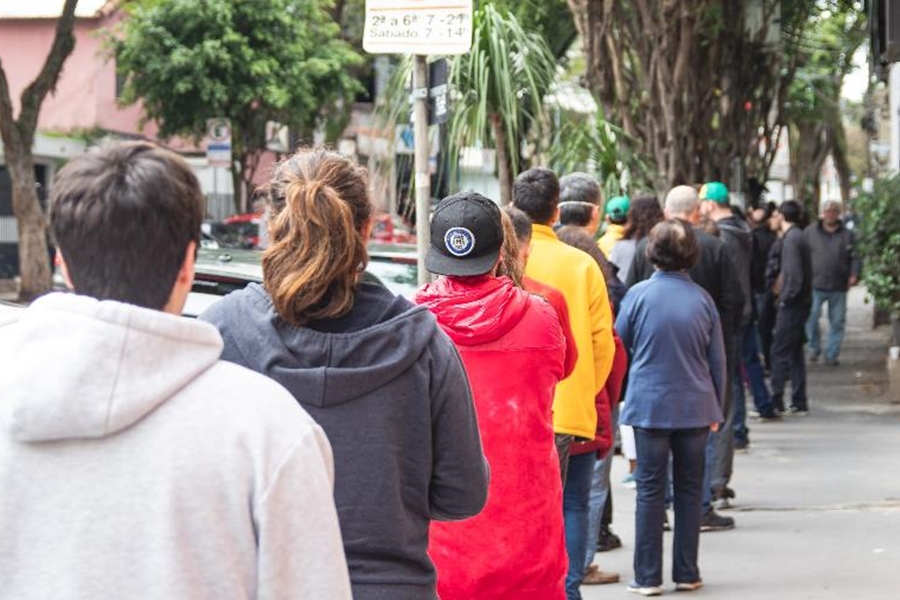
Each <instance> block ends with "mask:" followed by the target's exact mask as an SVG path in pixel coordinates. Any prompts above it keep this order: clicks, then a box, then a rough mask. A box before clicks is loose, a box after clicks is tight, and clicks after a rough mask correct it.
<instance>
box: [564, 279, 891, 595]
mask: <svg viewBox="0 0 900 600" xmlns="http://www.w3.org/2000/svg"><path fill="white" fill-rule="evenodd" d="M849 305H850V314H849V316H848V332H847V339H846V341H845V344H844V351H843V353H842V355H841V365H840V366H838V367H825V366H824V365H810V368H809V372H808V377H809V387H810V408H811V411H810V416H808V417H806V418H794V419H784V420H783V422H780V423H759V422H752V423H751V424H750V427H751V430H752V431H751V433H750V439H751V448H750V451H749V452H748V453H747V454H739V455H737V456H736V457H735V475H734V478H733V480H732V487H733V488H734V489H735V490H736V492H737V496H738V497H737V503H736V507H735V510H732V511H729V512H728V514H730V515H731V516H733V517H734V518H735V520H736V522H737V528H736V529H734V530H732V531H726V532H714V533H704V534H702V536H701V540H700V569H701V574H702V577H703V579H704V581H705V582H706V587H704V588H703V589H702V590H699V591H697V592H693V593H691V594H686V593H679V594H678V596H680V597H684V596H689V597H697V598H710V599H713V598H715V599H719V598H721V599H723V600H732V599H733V600H746V599H755V598H760V599H766V600H769V599H772V600H780V599H785V600H787V599H790V600H805V599H810V600H818V599H820V598H824V599H828V598H842V599H854V600H855V599H859V600H870V599H871V600H881V599H884V600H888V599H900V405H898V404H893V405H892V404H889V403H888V396H887V393H886V390H885V386H886V383H887V376H886V374H885V372H884V364H885V363H884V360H885V355H886V350H885V348H886V346H887V339H888V333H887V331H886V330H885V329H884V328H879V329H877V330H874V331H873V330H872V327H871V322H872V316H871V306H870V305H866V304H865V303H864V302H863V292H862V291H861V290H854V291H853V292H852V293H851V298H850V302H849ZM624 473H625V461H624V460H622V459H621V458H619V457H617V458H616V461H615V462H614V464H613V482H614V483H613V486H614V487H613V490H614V491H613V493H614V496H615V499H616V501H615V503H614V506H615V520H614V524H613V529H614V530H615V531H616V532H617V533H618V534H619V535H620V536H621V537H622V540H623V542H624V544H625V547H624V548H622V549H619V550H615V551H612V552H605V553H601V554H598V555H597V561H598V562H599V563H600V565H601V567H602V568H603V569H604V570H613V571H619V573H620V574H621V575H622V583H621V584H612V585H604V586H583V587H582V594H583V597H584V600H599V599H612V600H614V599H618V598H634V597H636V596H635V595H634V594H630V593H628V592H627V591H626V590H625V585H624V584H625V582H626V581H628V580H629V579H630V578H631V576H632V573H633V571H632V568H631V562H632V551H633V548H634V545H633V541H634V491H633V490H630V489H627V488H625V487H623V486H622V485H621V484H620V483H619V482H620V481H621V479H622V477H623V476H624ZM665 544H666V553H667V556H666V560H667V562H666V566H665V570H664V580H665V583H664V587H665V588H666V590H667V592H666V593H667V595H668V594H674V593H675V592H674V591H673V590H674V584H673V583H672V582H671V566H670V563H669V562H668V560H669V559H670V558H671V556H669V555H668V554H669V553H670V550H671V534H668V533H667V534H666V538H665Z"/></svg>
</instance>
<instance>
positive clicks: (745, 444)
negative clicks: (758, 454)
mask: <svg viewBox="0 0 900 600" xmlns="http://www.w3.org/2000/svg"><path fill="white" fill-rule="evenodd" d="M734 451H735V453H736V454H747V452H749V451H750V440H734Z"/></svg>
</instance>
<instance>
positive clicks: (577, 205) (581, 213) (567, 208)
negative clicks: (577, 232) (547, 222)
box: [559, 201, 597, 227]
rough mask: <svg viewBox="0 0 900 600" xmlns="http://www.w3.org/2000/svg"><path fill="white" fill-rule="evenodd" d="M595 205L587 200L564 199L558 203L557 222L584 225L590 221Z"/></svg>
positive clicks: (577, 225)
mask: <svg viewBox="0 0 900 600" xmlns="http://www.w3.org/2000/svg"><path fill="white" fill-rule="evenodd" d="M596 208H597V205H595V204H594V205H592V204H588V203H587V202H576V201H566V202H560V203H559V224H560V225H575V226H576V227H585V226H586V225H588V223H590V222H591V217H593V216H594V210H595V209H596Z"/></svg>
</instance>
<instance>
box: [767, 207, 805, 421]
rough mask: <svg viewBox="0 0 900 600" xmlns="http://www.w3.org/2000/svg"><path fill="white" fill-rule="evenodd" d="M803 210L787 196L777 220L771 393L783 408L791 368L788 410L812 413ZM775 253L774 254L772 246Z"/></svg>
mask: <svg viewBox="0 0 900 600" xmlns="http://www.w3.org/2000/svg"><path fill="white" fill-rule="evenodd" d="M802 214H803V210H802V208H801V207H800V204H799V203H797V202H795V201H793V200H788V201H786V202H784V203H782V205H781V206H780V207H779V208H778V212H777V213H776V214H775V224H776V225H777V226H778V228H779V229H780V230H781V240H780V242H781V243H780V244H777V245H776V247H778V248H779V249H780V252H781V254H780V259H778V262H777V265H772V269H771V272H772V273H773V274H775V280H774V283H773V290H772V292H773V294H774V295H775V297H776V308H777V313H776V316H775V330H774V331H773V333H772V397H773V400H774V402H775V406H776V408H777V409H778V410H784V388H785V382H786V379H787V376H788V371H790V379H791V405H790V407H789V408H788V410H787V414H792V415H796V416H806V415H807V414H809V405H808V399H807V396H806V364H805V362H804V358H803V343H804V329H805V326H806V319H807V317H808V316H809V309H810V307H811V305H812V262H811V259H810V254H809V246H808V245H807V243H806V240H805V239H804V237H803V231H802V230H801V229H800V227H799V226H798V223H799V222H800V220H801V218H802ZM772 255H775V249H774V248H773V252H772Z"/></svg>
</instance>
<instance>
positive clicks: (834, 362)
mask: <svg viewBox="0 0 900 600" xmlns="http://www.w3.org/2000/svg"><path fill="white" fill-rule="evenodd" d="M840 364H841V361H839V360H838V359H836V358H826V359H825V365H826V366H829V367H837V366H838V365H840Z"/></svg>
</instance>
